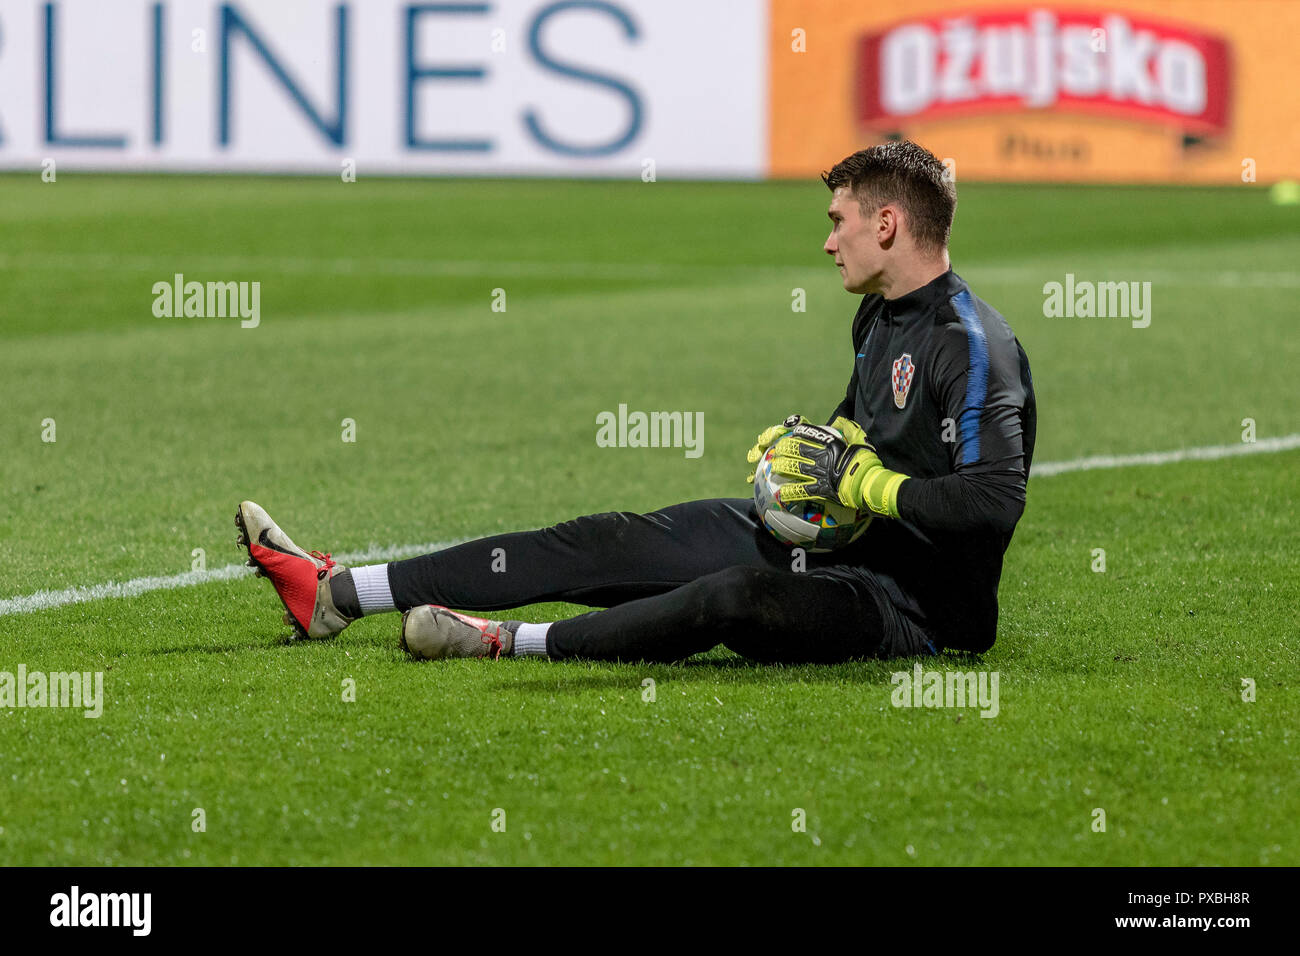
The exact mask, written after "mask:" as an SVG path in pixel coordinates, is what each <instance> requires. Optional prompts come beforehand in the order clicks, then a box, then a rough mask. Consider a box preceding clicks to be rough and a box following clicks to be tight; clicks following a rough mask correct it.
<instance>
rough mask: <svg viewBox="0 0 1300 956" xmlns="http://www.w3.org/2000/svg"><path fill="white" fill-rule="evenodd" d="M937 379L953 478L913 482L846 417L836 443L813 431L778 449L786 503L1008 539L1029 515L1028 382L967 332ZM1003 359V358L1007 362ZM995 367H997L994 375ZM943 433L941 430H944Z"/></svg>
mask: <svg viewBox="0 0 1300 956" xmlns="http://www.w3.org/2000/svg"><path fill="white" fill-rule="evenodd" d="M945 336H946V338H945V343H941V346H940V350H939V355H938V357H937V361H936V362H935V364H934V366H933V367H932V369H931V375H932V376H933V377H934V378H935V380H936V381H935V383H934V384H933V386H932V387H934V388H935V390H936V391H935V398H936V402H937V403H938V405H939V407H940V408H942V409H943V410H944V411H946V412H947V413H948V417H951V418H952V419H953V423H954V425H955V426H956V428H957V441H956V443H955V445H954V447H953V451H952V455H953V466H954V469H955V471H954V473H953V474H950V475H944V476H942V477H939V478H913V477H911V476H909V475H905V474H903V473H902V472H898V471H894V470H891V469H890V468H888V467H886V465H885V463H884V461H882V460H881V458H880V455H879V454H878V453H877V452H876V449H875V448H874V447H873V446H872V445H871V444H870V442H869V441H868V440H867V437H866V435H865V434H864V433H863V431H862V428H861V427H860V426H859V425H858V424H857V423H856V422H853V421H851V420H849V419H847V418H844V417H840V418H837V419H835V420H834V421H833V422H832V423H831V424H832V426H833V427H835V428H836V429H837V430H838V431H839V432H840V433H841V434H842V435H843V436H844V437H843V439H842V440H840V439H836V438H835V437H834V436H832V435H829V434H828V433H826V432H824V431H822V430H818V429H816V428H815V427H814V428H811V429H810V428H802V429H795V432H794V434H793V435H791V436H790V438H787V439H783V440H782V441H781V442H780V443H778V445H777V455H776V458H775V459H774V461H773V463H772V470H773V471H774V472H776V473H777V474H781V475H784V476H785V477H787V478H788V479H790V481H791V484H788V485H786V486H785V487H784V488H782V491H781V498H782V500H786V501H792V500H798V499H801V498H813V499H822V500H838V501H840V502H841V503H842V504H844V505H847V506H848V507H851V508H858V509H861V508H867V509H870V510H871V511H872V512H874V513H876V514H878V515H881V516H884V517H889V518H900V517H901V518H903V519H905V520H907V521H910V522H912V523H913V524H916V525H919V526H921V527H925V528H932V529H935V530H942V531H965V532H970V531H975V532H990V531H991V532H996V533H1008V532H1010V531H1011V529H1012V528H1014V527H1015V524H1016V522H1017V521H1018V520H1019V518H1020V515H1021V513H1022V512H1023V511H1024V506H1025V479H1024V470H1023V465H1022V461H1023V455H1022V448H1021V437H1022V436H1021V433H1020V428H1021V426H1020V414H1019V409H1020V404H1021V403H1022V402H1023V395H1020V396H1019V398H1018V399H1017V394H1018V391H1017V389H1018V385H1016V384H1013V383H1018V382H1019V377H1018V370H1017V375H1016V376H1015V377H1014V378H1012V377H1011V376H1009V375H1007V374H1006V370H1005V369H1003V368H1002V367H1001V366H1000V365H997V363H993V366H991V365H990V363H989V361H988V356H987V354H984V355H983V356H981V355H980V353H979V350H978V349H975V350H972V349H970V348H969V347H968V343H967V342H966V335H965V332H964V331H963V330H961V329H960V328H958V329H956V331H955V332H947V333H945ZM998 358H999V359H1000V358H1003V356H998ZM994 366H996V367H994ZM936 427H942V423H941V422H936Z"/></svg>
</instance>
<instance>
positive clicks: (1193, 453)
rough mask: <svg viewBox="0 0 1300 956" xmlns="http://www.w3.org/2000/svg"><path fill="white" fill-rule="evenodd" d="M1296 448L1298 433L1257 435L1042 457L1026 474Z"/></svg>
mask: <svg viewBox="0 0 1300 956" xmlns="http://www.w3.org/2000/svg"><path fill="white" fill-rule="evenodd" d="M1294 448H1300V434H1297V435H1284V436H1282V437H1281V438H1261V439H1260V440H1259V441H1256V442H1252V443H1249V444H1247V443H1246V442H1242V443H1241V444H1239V445H1209V446H1206V447H1202V448H1180V449H1177V450H1176V451H1152V452H1146V453H1145V454H1140V455H1097V456H1094V457H1092V458H1076V459H1075V460H1074V461H1045V462H1043V463H1042V464H1041V465H1034V466H1033V468H1032V470H1031V471H1030V473H1029V477H1030V478H1050V477H1051V476H1052V475H1063V474H1065V473H1066V472H1067V471H1098V470H1100V469H1103V468H1127V467H1129V466H1131V465H1171V464H1173V463H1175V462H1179V461H1214V460H1216V459H1218V458H1233V457H1236V456H1237V455H1261V454H1265V453H1267V452H1275V451H1291V450H1292V449H1294Z"/></svg>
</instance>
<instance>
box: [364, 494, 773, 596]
mask: <svg viewBox="0 0 1300 956" xmlns="http://www.w3.org/2000/svg"><path fill="white" fill-rule="evenodd" d="M789 560H790V558H789V553H788V551H786V550H785V549H784V548H782V547H781V546H780V545H779V544H778V543H777V542H776V541H775V540H774V539H773V538H772V537H771V536H770V535H768V534H767V532H766V531H763V530H762V529H761V528H760V527H759V526H758V523H757V520H756V518H755V515H754V509H753V504H752V503H751V502H749V501H748V500H746V499H739V498H737V499H731V498H712V499H704V500H700V501H688V502H684V503H682V504H677V505H672V506H670V507H668V508H663V509H661V510H659V511H653V512H650V513H648V514H633V513H629V512H609V513H605V514H595V515H585V516H583V517H580V518H574V519H573V520H571V521H564V522H561V523H560V524H557V525H554V526H552V527H549V528H542V529H539V530H536V531H524V532H517V533H510V534H500V535H493V536H491V537H487V538H479V539H478V540H476V541H469V542H466V543H465V544H461V545H457V546H456V547H453V548H447V549H446V550H443V551H436V552H433V553H432V554H425V555H421V556H419V557H416V558H411V559H409V560H406V561H394V562H391V563H390V564H388V565H386V566H384V568H385V569H386V571H385V573H386V577H387V581H388V584H389V589H390V592H391V605H392V607H394V608H396V609H397V610H402V611H405V610H407V609H409V608H412V607H418V606H420V605H424V604H439V605H444V606H447V607H454V608H463V609H465V610H471V611H492V610H497V609H500V608H511V607H519V606H521V605H524V604H533V603H536V602H538V601H568V602H571V603H575V604H586V605H589V606H600V607H608V606H610V605H614V604H620V603H622V602H624V601H628V600H632V599H634V598H639V597H645V596H647V595H651V594H659V593H662V592H663V591H667V590H671V589H672V588H675V587H678V586H680V585H682V584H685V583H686V582H688V581H693V580H694V579H696V578H698V577H700V576H701V575H704V574H709V573H710V572H713V571H717V570H720V569H722V568H725V567H730V566H731V565H734V564H750V565H768V564H785V565H788V563H789ZM356 573H357V572H356V570H354V572H353V574H354V575H355V574H356ZM362 610H367V611H368V609H367V608H365V607H363V608H362Z"/></svg>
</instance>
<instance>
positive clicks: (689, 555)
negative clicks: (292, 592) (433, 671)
mask: <svg viewBox="0 0 1300 956" xmlns="http://www.w3.org/2000/svg"><path fill="white" fill-rule="evenodd" d="M498 549H499V550H498ZM831 559H832V556H831V555H815V554H809V555H807V559H806V561H807V570H804V571H795V570H792V566H793V564H794V559H793V557H792V553H791V549H790V548H788V547H786V546H784V545H782V544H781V543H779V542H778V541H777V540H776V539H775V538H773V537H772V536H771V535H770V534H769V533H768V532H767V530H766V529H765V528H763V526H762V525H761V524H760V523H759V521H758V517H757V514H756V512H755V509H754V504H753V502H752V501H751V500H749V499H744V498H734V499H733V498H713V499H706V500H702V501H688V502H685V503H683V504H678V505H673V506H671V507H668V508H664V509H662V510H661V511H654V512H651V513H649V514H631V513H625V512H610V513H607V514H597V515H587V516H585V517H581V518H575V519H574V520H572V521H565V522H563V523H561V524H557V525H555V526H553V527H550V528H543V529H541V530H538V531H527V532H519V533H513V534H501V535H494V536H492V537H488V538H480V539H479V540H477V541H470V542H467V543H465V544H461V545H457V546H455V547H452V548H447V549H446V550H443V551H437V552H434V553H432V554H426V555H421V556H420V557H416V558H411V559H409V560H406V561H394V562H392V563H391V564H390V565H389V566H388V578H389V584H390V586H391V588H392V592H393V599H394V602H395V603H396V605H397V607H398V608H399V609H400V610H406V609H407V608H410V607H415V606H417V605H420V604H441V605H445V606H447V607H451V608H457V609H460V610H466V611H480V612H482V611H497V610H501V609H505V608H513V607H518V606H520V605H524V604H533V603H536V602H539V601H567V602H572V603H575V604H584V605H588V606H594V607H603V608H608V610H600V611H592V612H591V613H588V614H582V615H579V616H578V617H574V618H570V619H568V620H565V621H559V622H557V623H555V624H554V625H553V626H552V627H551V629H550V630H549V631H548V633H547V641H546V649H547V651H548V653H549V654H550V656H551V657H553V658H587V659H597V660H624V661H633V660H641V661H676V660H681V659H682V658H685V657H689V656H690V655H691V654H695V653H699V652H701V651H706V650H708V649H709V648H711V647H714V646H716V645H718V644H723V645H725V646H726V647H728V648H730V649H731V650H733V651H736V652H737V653H739V654H743V655H745V656H746V657H750V658H753V659H755V660H759V661H766V662H789V663H796V662H824V663H830V662H835V661H843V660H850V659H853V658H861V657H880V656H894V655H895V654H897V653H900V650H899V649H898V648H897V646H896V644H897V642H895V641H891V640H890V636H889V635H887V634H886V633H885V630H886V627H885V623H884V620H885V619H884V616H883V615H882V609H881V607H880V605H879V602H880V600H881V596H880V595H879V594H878V593H877V592H878V589H873V588H872V587H871V586H870V581H869V572H866V571H864V570H861V569H846V568H845V566H843V565H839V566H837V565H835V564H833V563H832V561H831ZM503 566H504V569H502V568H503ZM494 567H495V568H496V570H494ZM909 650H910V651H911V652H912V653H915V652H917V651H916V649H914V648H913V649H909Z"/></svg>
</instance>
